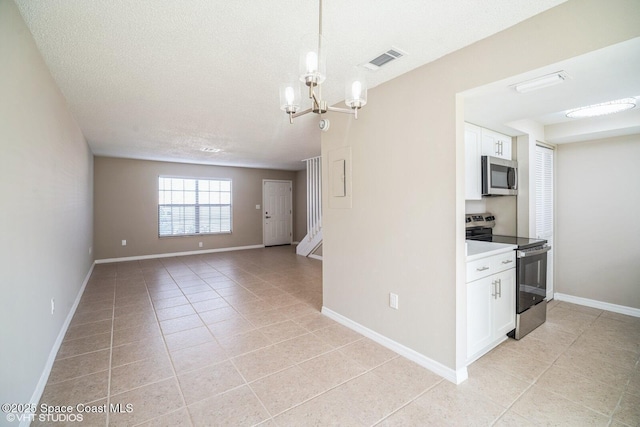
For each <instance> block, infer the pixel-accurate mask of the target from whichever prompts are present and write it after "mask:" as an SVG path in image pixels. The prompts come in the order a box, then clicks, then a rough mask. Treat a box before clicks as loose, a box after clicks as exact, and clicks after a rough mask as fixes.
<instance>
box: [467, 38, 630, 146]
mask: <svg viewBox="0 0 640 427" xmlns="http://www.w3.org/2000/svg"><path fill="white" fill-rule="evenodd" d="M561 70H564V71H565V72H566V73H567V74H568V75H569V78H568V79H567V80H565V81H564V82H563V83H561V84H558V85H555V86H551V87H546V88H542V89H539V90H536V91H534V92H528V93H524V94H521V93H518V92H516V91H515V90H514V89H513V87H512V85H514V84H516V83H520V82H523V81H527V80H529V79H532V78H536V77H540V76H544V75H547V74H551V73H554V72H557V71H561ZM638 76H640V38H635V39H631V40H628V41H625V42H622V43H619V44H616V45H613V46H610V47H607V48H604V49H600V50H596V51H593V52H590V53H587V54H584V55H581V56H578V57H575V58H571V59H568V60H566V61H563V62H560V63H557V64H552V65H549V66H547V67H544V68H541V69H538V70H532V71H530V72H527V73H526V74H522V75H519V76H513V77H510V78H508V79H505V80H502V81H499V82H495V83H492V84H489V85H486V86H483V87H480V88H476V89H473V90H470V91H468V92H465V120H466V121H469V122H471V123H474V124H477V125H480V126H483V127H486V128H489V129H493V130H496V131H499V132H504V133H506V134H507V135H511V136H516V135H519V134H522V132H520V131H518V130H517V129H516V127H517V126H514V125H513V124H514V122H518V121H520V120H533V121H534V122H537V123H539V124H541V125H543V126H544V129H545V140H546V142H550V143H555V144H562V143H569V142H580V141H587V140H593V139H598V138H606V137H613V136H621V135H630V134H637V133H640V106H637V107H636V108H634V109H632V110H629V111H626V112H623V113H618V114H612V115H608V116H602V117H597V118H591V119H570V118H567V117H566V111H567V110H570V109H573V108H579V107H584V106H587V105H593V104H598V103H602V102H608V101H613V100H616V99H621V98H631V97H635V98H636V99H637V102H638V103H639V104H640V77H638Z"/></svg>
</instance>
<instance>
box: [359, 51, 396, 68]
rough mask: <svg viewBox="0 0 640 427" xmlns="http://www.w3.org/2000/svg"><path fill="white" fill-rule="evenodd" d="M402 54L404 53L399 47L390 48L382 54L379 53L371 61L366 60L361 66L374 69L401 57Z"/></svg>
mask: <svg viewBox="0 0 640 427" xmlns="http://www.w3.org/2000/svg"><path fill="white" fill-rule="evenodd" d="M404 55H406V53H404V52H402V51H401V50H400V49H396V48H391V49H389V50H388V51H386V52H385V53H383V54H382V55H379V56H377V57H376V58H374V59H372V60H371V61H369V62H367V63H366V64H364V65H363V66H364V67H365V68H368V69H370V70H373V71H376V70H378V69H379V68H380V67H382V66H383V65H385V64H388V63H389V62H391V61H394V60H396V59H399V58H402V57H403V56H404Z"/></svg>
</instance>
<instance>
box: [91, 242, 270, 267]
mask: <svg viewBox="0 0 640 427" xmlns="http://www.w3.org/2000/svg"><path fill="white" fill-rule="evenodd" d="M262 248H264V245H251V246H234V247H230V248H217V249H203V250H200V251H187V252H172V253H167V254H152V255H138V256H128V257H122V258H105V259H97V260H96V264H107V263H110V262H124V261H140V260H143V259H155V258H171V257H175V256H187V255H202V254H211V253H216V252H231V251H244V250H246V249H262Z"/></svg>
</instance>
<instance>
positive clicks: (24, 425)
mask: <svg viewBox="0 0 640 427" xmlns="http://www.w3.org/2000/svg"><path fill="white" fill-rule="evenodd" d="M95 265H96V263H95V261H94V262H93V263H92V264H91V268H89V272H88V273H87V275H86V276H85V278H84V281H83V282H82V286H81V287H80V290H79V291H78V295H76V299H75V301H74V302H73V305H72V306H71V310H69V313H68V314H67V318H66V319H65V321H64V323H63V324H62V328H60V332H59V333H58V338H56V341H55V342H54V343H53V347H52V348H51V351H50V352H49V358H48V359H47V363H46V364H45V365H44V369H43V370H42V374H41V375H40V380H39V381H38V384H37V385H36V389H35V390H34V391H33V394H32V395H31V400H30V401H29V403H31V404H33V406H37V405H38V403H39V402H40V398H41V397H42V393H43V392H44V387H45V386H46V385H47V381H49V374H51V368H53V363H54V362H55V361H56V356H57V355H58V350H60V346H61V345H62V340H63V339H64V336H65V335H66V334H67V329H69V325H70V324H71V319H73V315H74V314H76V309H77V308H78V304H80V299H81V298H82V294H83V293H84V289H85V288H86V287H87V283H89V278H90V277H91V273H93V267H95ZM25 418H28V417H25ZM25 418H22V421H21V422H20V427H28V426H29V424H30V423H31V420H30V419H25Z"/></svg>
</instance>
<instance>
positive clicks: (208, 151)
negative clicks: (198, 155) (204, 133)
mask: <svg viewBox="0 0 640 427" xmlns="http://www.w3.org/2000/svg"><path fill="white" fill-rule="evenodd" d="M200 151H204V152H205V153H219V152H221V151H222V149H221V148H213V147H202V148H201V149H200Z"/></svg>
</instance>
